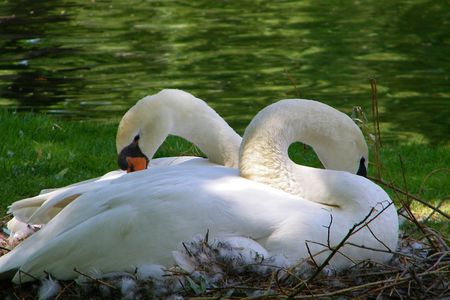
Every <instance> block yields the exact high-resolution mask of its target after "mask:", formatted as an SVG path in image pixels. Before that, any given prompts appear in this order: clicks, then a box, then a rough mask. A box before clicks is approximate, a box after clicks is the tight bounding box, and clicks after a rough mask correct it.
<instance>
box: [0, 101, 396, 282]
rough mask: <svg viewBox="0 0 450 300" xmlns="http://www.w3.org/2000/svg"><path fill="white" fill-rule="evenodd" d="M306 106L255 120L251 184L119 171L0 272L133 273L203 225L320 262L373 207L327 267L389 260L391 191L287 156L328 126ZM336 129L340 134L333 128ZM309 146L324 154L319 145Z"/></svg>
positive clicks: (183, 171)
mask: <svg viewBox="0 0 450 300" xmlns="http://www.w3.org/2000/svg"><path fill="white" fill-rule="evenodd" d="M303 103H304V100H285V101H280V102H278V103H276V104H274V105H271V106H269V107H267V108H266V109H264V110H263V111H261V112H260V113H259V114H258V115H257V116H256V117H255V118H254V119H253V120H252V122H251V124H250V125H249V127H248V128H247V130H246V132H245V134H244V140H243V143H242V145H241V151H240V164H241V174H242V175H243V176H245V177H248V178H251V179H252V180H249V179H246V178H243V177H241V176H239V170H237V169H233V168H227V167H221V166H205V167H203V166H192V165H177V166H165V167H155V168H153V169H148V170H144V171H141V172H134V173H130V174H128V175H127V176H122V177H119V178H117V179H114V180H112V184H111V185H110V186H108V187H107V188H102V189H97V190H94V191H90V192H86V193H84V194H83V195H81V196H80V197H79V198H78V199H77V201H74V202H72V203H70V204H69V205H68V206H67V207H66V208H65V209H63V210H62V211H61V212H60V213H59V214H58V215H57V216H56V217H54V218H53V219H52V220H51V221H50V222H49V223H48V224H47V225H46V226H45V227H44V228H43V229H42V230H40V231H38V232H37V233H35V234H34V235H33V236H31V237H30V238H28V239H27V240H25V241H24V242H23V243H21V244H20V245H19V246H18V247H16V248H15V249H14V250H13V251H11V252H10V253H8V254H7V255H5V256H3V257H1V258H0V274H2V273H3V274H6V273H8V272H15V271H17V270H18V269H20V270H22V271H24V273H22V276H21V278H19V277H20V275H19V274H20V273H19V272H17V273H16V275H15V277H14V278H13V281H14V282H19V280H21V281H22V282H24V281H28V280H33V278H30V277H28V276H24V275H23V274H31V275H32V276H34V277H37V278H40V277H43V276H44V271H47V272H49V273H51V274H52V275H53V276H54V277H56V278H60V279H70V278H73V277H75V276H76V275H77V274H76V273H75V272H74V271H73V268H74V267H76V268H77V269H79V270H81V271H88V270H89V269H91V268H96V269H98V270H100V271H103V272H110V271H118V270H124V271H132V270H134V269H135V268H136V267H139V266H140V265H142V264H151V263H156V264H165V265H170V264H171V263H173V261H172V258H171V255H170V251H171V250H174V249H176V248H178V246H179V245H180V243H181V242H182V241H187V240H189V239H191V238H192V237H193V236H194V235H196V234H198V233H204V232H205V231H206V230H207V229H209V231H210V236H242V237H250V238H252V239H254V240H255V241H257V242H258V243H259V244H261V245H262V246H263V247H264V248H265V249H267V250H268V251H269V253H271V254H278V255H284V256H285V257H286V259H287V261H289V262H290V263H294V262H296V261H297V260H299V259H301V258H305V257H308V251H307V248H306V246H305V241H308V240H309V241H313V242H316V243H310V244H309V248H310V251H311V253H313V254H316V253H317V255H316V256H315V259H316V261H317V262H318V263H320V262H322V261H323V260H324V259H325V258H326V257H327V256H328V254H329V252H330V250H329V249H328V248H327V247H324V246H322V245H326V244H327V243H329V244H330V246H331V247H333V246H335V245H337V244H338V243H339V242H340V241H341V239H342V238H343V237H344V236H345V235H346V234H347V232H348V230H349V229H350V228H351V227H352V226H353V225H354V224H355V223H357V222H359V221H361V220H363V219H364V218H365V217H366V216H367V215H368V214H369V213H371V212H372V215H371V216H370V218H373V217H375V216H376V214H377V213H380V214H379V215H378V216H377V217H376V218H374V219H371V220H370V224H368V225H367V226H366V227H363V228H361V230H359V231H358V232H356V233H355V234H354V235H352V236H351V237H350V239H349V241H350V242H351V243H352V244H353V245H350V244H347V245H345V246H344V247H343V248H341V251H340V253H339V254H337V255H336V256H335V257H334V258H333V259H332V260H331V261H330V264H331V265H332V266H334V267H335V268H336V269H338V270H340V269H343V268H346V267H349V266H351V265H352V264H353V263H355V262H357V261H360V260H364V259H372V260H374V261H377V262H386V261H387V260H388V259H389V258H390V257H391V254H390V253H387V252H386V251H387V249H391V250H394V249H395V247H396V243H397V230H398V223H397V222H398V220H397V213H396V210H395V207H394V206H393V205H392V202H391V200H390V199H389V196H388V195H387V194H386V193H385V192H384V191H383V190H382V189H381V188H380V187H379V186H377V185H376V184H374V183H372V182H371V181H369V180H367V179H366V178H364V177H361V176H357V175H353V174H350V173H348V172H342V171H333V170H316V169H313V168H309V167H302V166H298V165H295V164H293V163H291V162H290V161H289V160H288V159H287V158H286V155H287V146H288V145H289V144H290V143H292V142H295V141H297V140H301V139H304V138H306V139H308V137H313V136H314V135H317V134H320V132H321V131H322V130H324V128H321V127H320V126H314V125H313V124H309V126H307V127H306V128H305V126H304V124H303V123H302V122H301V121H302V117H305V116H304V115H303V114H302V112H301V110H302V109H303ZM317 113H320V114H319V115H316V118H314V117H313V116H311V121H312V122H316V121H317V122H319V123H320V122H321V120H326V118H327V117H326V116H325V115H324V114H326V113H325V112H324V111H321V110H319V111H317ZM310 114H311V112H310ZM299 118H300V119H299ZM336 126H338V125H336ZM334 133H336V134H340V132H339V130H336V131H334V130H331V129H330V130H329V134H334ZM309 141H310V142H313V141H315V142H320V141H318V140H317V139H315V138H311V139H309ZM313 147H314V148H315V149H316V150H318V151H319V153H326V152H327V151H326V149H323V148H322V147H321V146H320V145H313ZM348 147H349V149H348V152H347V153H349V152H352V151H353V150H352V149H353V148H357V147H356V146H355V145H354V143H353V142H351V143H350V144H348ZM321 151H323V152H321ZM330 151H331V150H330ZM359 159H360V158H355V161H356V162H358V160H359ZM307 174H310V176H307ZM255 180H256V181H255ZM257 181H262V182H263V183H261V182H257ZM271 185H272V186H271ZM299 195H302V196H299ZM79 212H82V213H79ZM330 214H331V215H332V216H333V218H332V224H331V226H330V228H329V230H327V228H326V226H327V225H329V224H330V220H331V219H330ZM367 227H370V230H369V229H368V228H367ZM317 243H321V244H322V245H320V244H317ZM354 245H361V246H364V247H368V248H372V249H380V250H381V251H380V252H378V251H371V250H368V249H363V248H360V247H357V246H354ZM383 251H385V252H383Z"/></svg>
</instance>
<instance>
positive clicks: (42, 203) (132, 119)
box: [8, 89, 242, 236]
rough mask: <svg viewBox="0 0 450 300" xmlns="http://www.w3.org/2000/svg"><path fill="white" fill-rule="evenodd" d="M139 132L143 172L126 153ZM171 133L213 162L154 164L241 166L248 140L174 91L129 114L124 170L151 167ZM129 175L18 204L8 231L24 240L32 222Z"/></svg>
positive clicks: (123, 136) (165, 161) (120, 138)
mask: <svg viewBox="0 0 450 300" xmlns="http://www.w3.org/2000/svg"><path fill="white" fill-rule="evenodd" d="M138 134H140V137H141V139H140V140H139V144H140V148H138V149H135V148H134V149H133V150H134V151H136V152H139V153H141V154H142V155H141V158H142V160H143V161H144V162H145V163H142V162H139V161H138V162H137V163H139V164H140V166H141V167H140V168H139V167H138V168H136V167H135V166H131V165H128V162H129V161H130V158H129V157H127V155H126V154H127V153H128V152H130V151H126V150H127V149H129V148H130V147H133V146H134V145H135V144H137V142H138V141H137V139H136V136H137V135H138ZM169 134H171V135H177V136H180V137H183V138H185V139H187V140H188V141H190V142H193V143H194V144H195V145H196V146H197V147H199V149H200V150H201V151H202V152H203V153H205V155H206V156H207V157H208V159H204V158H200V157H192V156H182V157H165V158H157V159H153V160H152V161H151V162H150V166H167V165H177V164H191V165H214V164H219V165H224V166H227V167H233V168H237V167H238V160H239V146H240V144H241V140H242V138H241V137H240V136H239V135H238V134H237V133H236V132H235V131H234V130H233V129H232V128H231V127H230V126H229V125H228V124H227V123H226V122H225V120H224V119H223V118H222V117H220V116H219V115H218V114H217V113H216V112H215V111H214V110H213V109H212V108H211V107H209V106H208V105H207V104H206V103H205V102H204V101H203V100H201V99H199V98H196V97H194V96H193V95H191V94H189V93H187V92H184V91H181V90H174V89H166V90H162V91H160V92H159V93H157V94H154V95H151V96H147V97H144V98H143V99H141V100H139V101H138V102H137V103H136V104H135V105H134V106H133V107H132V108H130V109H129V110H128V112H127V113H126V114H125V115H124V116H123V118H122V120H121V122H120V124H119V129H118V132H117V138H116V145H117V152H118V153H119V165H120V166H121V168H122V169H123V170H127V169H130V168H133V169H134V171H137V170H139V169H143V167H142V166H143V165H145V167H146V164H147V162H146V160H147V157H148V158H152V157H153V155H154V154H155V152H156V150H157V149H158V148H159V146H160V145H161V144H162V143H163V141H164V140H165V139H166V137H167V136H168V135H169ZM141 149H142V150H143V153H142V152H141ZM133 150H132V151H131V152H133ZM124 163H125V165H124ZM134 163H136V161H134ZM124 174H125V172H122V171H112V172H109V173H107V174H105V175H103V176H102V177H99V178H95V179H90V180H87V181H83V182H80V183H76V184H72V185H69V186H67V187H63V188H59V189H54V190H50V191H44V192H42V193H41V194H40V195H37V196H35V197H31V198H27V199H23V200H20V201H16V202H14V203H13V204H12V205H11V206H10V207H9V211H8V212H9V213H11V214H12V215H14V218H13V219H12V221H10V222H9V224H8V228H9V229H10V231H11V232H12V233H13V235H14V233H19V236H20V235H21V232H23V231H24V230H25V231H29V230H28V229H27V223H30V224H39V225H40V224H46V223H47V222H48V221H49V220H50V219H51V218H53V217H54V216H55V215H56V214H57V213H59V212H60V211H61V209H63V208H64V207H65V206H66V205H68V204H69V203H70V202H72V201H73V200H75V199H76V198H77V197H79V196H80V195H81V194H83V193H85V192H88V191H91V190H95V189H99V188H104V187H106V186H108V185H109V184H111V182H112V181H111V180H113V179H116V178H117V177H120V176H122V175H124Z"/></svg>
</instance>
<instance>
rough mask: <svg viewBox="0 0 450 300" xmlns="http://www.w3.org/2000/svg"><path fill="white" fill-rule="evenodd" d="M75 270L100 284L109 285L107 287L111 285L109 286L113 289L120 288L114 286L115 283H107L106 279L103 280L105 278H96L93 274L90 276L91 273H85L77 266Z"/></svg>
mask: <svg viewBox="0 0 450 300" xmlns="http://www.w3.org/2000/svg"><path fill="white" fill-rule="evenodd" d="M73 270H74V272H76V273H78V274H80V275H82V276H84V277H86V278H89V279H91V280H93V281H95V282H96V283H98V284H101V285H104V286H107V287H109V288H111V289H113V290H118V288H117V287H115V286H113V285H111V284H109V283H107V282H106V281H103V280H101V279H98V278H94V277H92V276H90V275H88V274H85V273H83V272H81V271H78V270H77V268H74V269H73Z"/></svg>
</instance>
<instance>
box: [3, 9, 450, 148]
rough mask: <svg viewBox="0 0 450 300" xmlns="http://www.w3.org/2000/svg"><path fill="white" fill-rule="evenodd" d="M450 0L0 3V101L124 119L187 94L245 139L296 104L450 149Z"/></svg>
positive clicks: (54, 111)
mask: <svg viewBox="0 0 450 300" xmlns="http://www.w3.org/2000/svg"><path fill="white" fill-rule="evenodd" d="M449 76H450V3H449V2H448V1H434V0H433V1H401V2H400V1H391V0H389V1H388V0H379V1H135V0H134V1H98V0H95V1H94V0H92V1H89V0H83V1H81V0H73V1H69V0H68V1H62V0H53V1H44V0H40V1H23V0H14V1H12V0H11V1H2V2H0V107H9V108H13V109H15V110H19V111H30V110H33V111H38V112H47V113H51V114H56V115H59V116H65V117H70V118H83V119H85V118H119V117H120V115H121V114H122V113H123V112H124V111H125V110H126V109H127V108H129V107H130V106H131V105H132V104H133V103H134V102H135V101H136V100H138V99H140V98H141V97H143V96H145V95H148V94H152V93H155V92H157V91H159V90H160V89H162V88H169V87H170V88H181V89H184V90H187V91H189V92H191V93H193V94H194V95H196V96H197V97H200V98H202V99H204V100H206V101H207V102H208V103H209V104H210V105H211V106H213V107H214V108H215V109H216V110H217V111H218V112H219V113H220V114H221V115H222V116H223V117H224V118H225V119H226V120H227V121H228V122H229V123H230V124H231V125H232V126H233V127H234V128H236V129H237V130H238V131H240V132H241V133H242V132H243V130H244V129H245V127H246V125H247V124H248V122H249V121H250V120H251V118H252V116H253V115H254V114H255V113H256V112H257V111H259V110H260V109H261V108H263V107H264V106H266V105H267V104H269V103H272V102H275V101H276V100H279V99H283V98H295V97H297V96H301V97H303V98H308V99H316V100H320V101H322V102H325V103H328V104H330V105H332V106H334V107H336V108H338V109H340V110H343V111H345V112H347V113H350V112H351V109H352V106H354V105H360V106H362V107H363V109H364V110H365V111H366V112H367V113H368V114H370V105H371V104H370V98H371V92H370V84H369V79H370V78H376V80H377V82H378V97H379V104H380V118H381V122H382V124H381V128H382V131H383V138H384V139H385V140H402V141H422V142H430V143H436V144H437V143H444V144H447V143H450V78H449Z"/></svg>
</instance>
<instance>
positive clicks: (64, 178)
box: [0, 111, 450, 232]
mask: <svg viewBox="0 0 450 300" xmlns="http://www.w3.org/2000/svg"><path fill="white" fill-rule="evenodd" d="M117 124H118V120H112V121H111V122H104V121H103V122H96V121H84V122H80V121H62V120H56V119H54V118H51V117H47V116H45V115H36V114H13V113H10V112H5V111H0V134H1V139H2V141H1V143H0V182H1V188H0V213H1V214H2V215H3V214H4V213H5V212H6V208H7V206H8V205H9V204H11V203H12V202H14V201H17V200H19V199H22V198H26V197H30V196H34V195H36V194H38V193H39V192H40V190H42V189H45V188H53V187H61V186H65V185H68V184H71V183H74V182H78V181H82V180H85V179H89V178H93V177H97V176H100V175H102V174H104V173H106V172H109V171H111V170H114V169H117V164H116V150H115V134H116V128H117ZM449 150H450V147H449V146H429V145H426V144H409V145H400V144H389V145H386V146H384V147H383V148H382V149H381V153H380V154H381V161H382V164H383V169H382V177H383V178H384V179H385V180H387V181H389V182H391V183H393V184H395V185H396V186H397V187H399V188H401V189H403V190H408V191H409V192H410V193H412V194H420V196H421V197H422V198H423V199H427V201H429V202H430V203H431V204H433V205H436V204H437V203H438V202H439V201H440V200H441V199H443V198H445V197H448V196H449V195H450V184H449V179H448V178H450V175H449V171H448V169H447V170H442V171H439V172H437V173H436V174H434V175H432V176H430V177H429V178H428V180H427V181H426V183H425V184H423V181H424V178H426V177H427V176H428V175H429V174H430V173H431V172H433V170H437V169H444V168H448V167H449V166H450V151H449ZM289 152H290V157H292V158H293V159H294V160H295V161H297V162H299V163H302V164H305V165H309V166H315V167H317V166H320V162H319V161H318V160H317V158H316V156H315V154H314V152H313V151H312V150H311V149H309V148H305V147H303V146H301V145H298V144H294V145H293V146H291V147H290V151H289ZM198 153H199V152H198V150H197V149H196V148H195V147H193V146H192V145H191V144H189V143H187V142H186V141H184V140H182V139H178V138H174V137H171V138H169V139H168V140H167V141H166V142H165V143H164V144H163V147H162V148H161V149H159V150H158V152H157V154H156V157H161V156H174V155H177V156H178V155H189V154H198ZM400 156H401V157H402V160H403V165H404V174H405V178H406V187H405V181H404V179H403V171H402V168H401V164H400V159H399V157H400ZM374 174H375V168H374V166H371V168H370V173H369V175H372V176H374ZM421 187H422V188H421ZM386 190H387V191H388V192H389V193H390V195H391V197H392V198H393V199H394V200H395V201H396V202H397V203H399V199H398V195H396V194H395V193H393V192H392V191H391V190H390V189H386ZM403 198H404V199H406V197H403ZM448 202H450V201H447V203H444V204H443V205H442V207H441V209H442V210H444V211H445V212H447V213H449V212H450V205H449V203H448ZM412 207H413V209H414V211H415V213H416V214H417V216H418V217H425V216H427V215H428V214H429V210H428V209H425V208H424V207H423V206H422V205H418V204H416V203H414V204H413V206H412ZM447 221H448V220H443V219H442V218H434V219H433V224H432V225H433V226H435V227H437V228H438V229H439V230H444V231H445V232H450V228H449V225H448V222H447Z"/></svg>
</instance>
